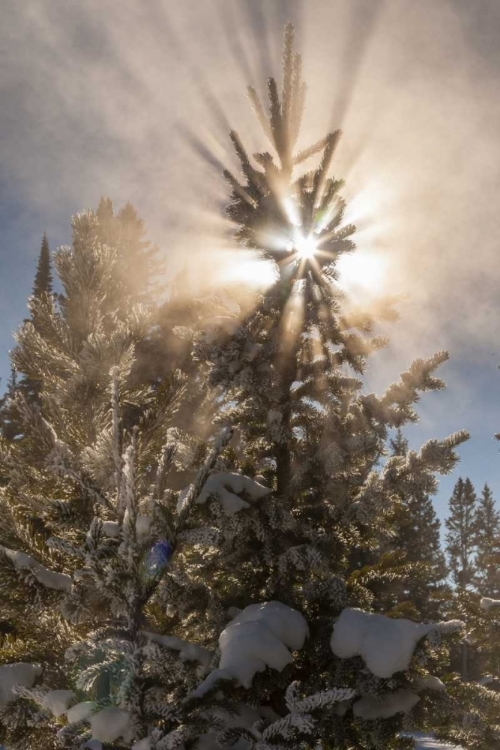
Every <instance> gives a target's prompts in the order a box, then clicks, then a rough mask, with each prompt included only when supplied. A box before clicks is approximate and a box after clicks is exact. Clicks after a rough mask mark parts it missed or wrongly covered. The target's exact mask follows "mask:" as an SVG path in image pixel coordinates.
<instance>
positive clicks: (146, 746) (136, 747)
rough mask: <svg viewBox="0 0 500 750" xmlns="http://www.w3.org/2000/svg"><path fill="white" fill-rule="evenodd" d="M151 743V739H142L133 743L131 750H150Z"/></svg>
mask: <svg viewBox="0 0 500 750" xmlns="http://www.w3.org/2000/svg"><path fill="white" fill-rule="evenodd" d="M151 742H152V740H151V737H144V738H143V739H142V740H139V741H138V742H134V744H133V745H132V748H131V750H151V747H152V745H151Z"/></svg>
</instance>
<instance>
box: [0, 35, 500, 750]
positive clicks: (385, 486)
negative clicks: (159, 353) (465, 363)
mask: <svg viewBox="0 0 500 750" xmlns="http://www.w3.org/2000/svg"><path fill="white" fill-rule="evenodd" d="M300 70H301V61H300V57H299V56H298V55H297V54H296V53H294V51H293V33H292V29H291V28H290V27H288V28H287V31H286V37H285V54H284V83H283V88H282V90H281V92H280V91H279V89H278V85H277V83H276V81H274V79H271V82H270V84H269V91H270V98H271V117H270V121H269V122H268V121H267V119H265V117H264V114H263V108H262V107H261V105H260V103H259V102H258V100H257V98H256V96H255V94H254V93H251V96H252V98H253V100H254V104H255V106H256V107H257V110H258V112H259V113H260V119H261V122H262V123H263V125H264V126H265V128H266V132H267V133H268V135H269V136H270V139H271V142H272V146H273V148H274V149H275V152H276V154H277V156H278V160H279V163H278V164H276V163H275V161H274V159H273V157H271V155H270V154H260V155H258V156H257V160H256V163H257V164H258V165H260V168H258V169H254V168H253V167H251V166H250V162H249V159H248V158H247V157H246V154H245V152H244V150H243V147H242V146H241V143H240V141H239V139H238V137H237V136H236V135H235V134H233V142H234V143H235V146H236V148H237V151H238V153H239V154H240V157H241V161H242V167H243V171H244V174H245V176H246V178H247V179H246V181H245V184H243V185H241V184H240V183H238V182H237V181H236V180H235V178H234V177H232V176H230V175H228V179H229V180H230V182H231V184H232V186H233V191H234V192H233V199H232V203H231V207H230V212H231V214H232V216H233V218H234V219H235V220H236V221H237V223H238V225H239V227H240V238H241V239H242V241H248V242H249V243H252V246H255V247H258V248H261V249H262V250H263V252H264V253H266V254H267V256H268V257H273V256H272V253H273V252H275V250H276V255H275V259H276V261H277V262H278V263H279V261H280V260H281V259H282V258H283V259H285V261H287V262H285V263H284V264H279V265H280V269H281V273H280V276H279V278H278V281H277V282H276V284H275V285H274V286H273V287H272V289H270V290H269V292H268V293H266V294H265V295H263V297H262V299H261V300H260V303H259V305H258V307H257V309H256V311H254V312H253V313H252V314H250V315H249V316H247V318H246V319H244V320H243V321H242V323H241V325H240V327H239V328H238V329H237V331H236V332H233V333H232V334H229V333H228V332H227V331H224V332H223V334H224V335H221V336H219V337H216V336H215V333H214V331H213V329H211V330H210V332H208V331H206V332H205V333H204V334H200V335H198V336H197V337H196V340H197V346H196V352H195V354H196V356H198V357H199V358H202V357H203V358H204V359H205V361H206V362H207V363H208V367H209V368H210V382H211V385H212V387H213V388H214V391H213V398H214V402H215V403H216V404H217V406H218V408H219V411H218V415H217V421H218V422H219V423H220V424H221V427H220V430H221V435H220V437H219V438H218V439H217V440H215V441H214V442H213V444H212V445H211V446H208V449H204V448H203V446H200V445H199V443H197V442H196V441H195V442H194V443H193V441H192V440H191V439H190V437H189V436H188V435H185V434H183V433H182V432H181V431H180V430H179V429H174V430H172V428H171V427H170V425H171V424H172V423H171V421H170V417H171V415H172V412H173V411H174V410H175V408H176V406H177V404H178V402H179V399H181V398H182V379H181V378H180V377H179V376H176V377H171V378H170V379H169V380H168V382H166V383H165V384H164V387H163V388H159V387H157V384H156V385H155V387H151V385H150V384H149V383H148V382H146V383H142V384H139V383H137V382H136V380H134V378H131V374H132V372H133V369H134V361H135V352H136V350H137V349H138V346H139V343H140V342H141V341H142V339H143V338H144V336H146V335H147V331H148V320H147V319H146V320H145V319H144V317H143V312H142V313H141V312H140V310H137V309H136V308H135V307H134V306H133V305H132V304H131V302H129V301H128V300H127V299H125V300H124V304H122V305H120V306H119V307H116V305H115V304H114V300H115V299H116V294H115V292H116V291H117V290H116V288H115V287H116V285H117V284H118V285H119V284H121V281H120V278H119V277H120V275H121V274H120V273H119V272H118V273H115V272H114V270H113V269H114V268H115V263H116V262H117V256H116V254H115V253H113V252H112V251H110V248H109V246H108V244H107V243H104V242H103V241H102V240H101V239H100V238H99V227H98V224H99V219H98V218H96V217H95V216H94V215H92V214H90V215H85V216H83V217H79V218H78V219H76V220H75V223H74V240H73V247H72V249H71V250H69V249H68V250H65V251H61V253H60V254H58V256H57V260H56V267H57V270H58V273H59V276H60V278H61V281H62V284H63V287H64V289H65V295H64V300H63V301H62V303H61V309H60V311H59V313H57V311H54V309H53V308H50V307H49V306H48V305H46V306H45V307H44V306H43V305H42V306H41V307H40V314H41V316H42V319H43V320H44V322H45V326H44V329H43V332H38V331H35V330H34V329H33V328H29V327H28V328H27V329H25V330H24V331H22V332H21V334H20V336H19V348H18V350H17V351H16V354H15V362H16V363H17V364H18V366H23V367H28V365H29V363H31V365H30V366H31V368H32V370H33V371H34V372H37V373H39V374H40V375H41V376H42V377H43V383H44V390H43V394H44V396H43V398H42V413H41V414H39V415H37V414H35V413H33V412H32V411H30V410H29V407H27V406H22V411H23V414H24V415H25V417H26V430H27V432H28V430H29V437H27V439H25V440H24V441H23V443H22V445H14V446H12V445H8V444H3V445H2V450H1V453H0V460H1V462H2V466H4V467H5V469H6V470H8V471H9V475H10V480H9V484H8V486H7V488H6V489H5V491H4V492H3V494H2V496H0V501H1V502H2V513H1V514H0V543H1V544H2V546H3V553H2V555H1V559H0V563H1V565H0V581H1V586H0V589H3V591H4V592H11V598H10V600H6V601H5V604H4V606H5V608H6V611H7V612H8V615H9V624H12V627H14V628H15V629H16V631H17V632H16V634H15V635H14V636H13V635H6V637H5V641H4V645H3V646H2V650H1V651H0V655H1V657H2V661H3V664H4V666H2V667H1V669H3V672H2V673H0V679H3V680H4V682H3V683H0V684H2V692H1V693H0V702H2V703H4V704H5V705H4V706H3V708H2V710H1V711H0V721H2V722H3V726H4V728H3V731H4V735H5V737H6V738H7V741H8V744H9V746H10V747H12V748H13V749H14V750H18V748H21V747H26V746H29V743H31V744H32V745H33V746H34V745H35V743H38V744H37V745H36V746H38V747H44V748H47V749H48V750H52V748H55V747H61V746H62V747H64V748H67V749H68V750H77V748H78V749H80V748H81V747H82V744H83V746H84V747H85V745H87V747H93V748H100V747H106V748H117V749H118V748H120V750H121V749H122V748H123V749H127V750H128V749H129V748H133V750H172V749H174V748H179V750H180V748H191V747H198V748H204V749H207V748H213V749H214V750H219V748H235V747H238V748H241V750H243V748H245V749H248V750H253V748H255V749H256V750H284V749H285V748H287V749H290V750H292V748H293V749H295V748H297V747H303V748H305V749H306V748H307V749H308V750H312V748H314V747H318V746H319V745H321V746H322V747H323V748H325V750H333V748H335V749H336V750H338V749H343V750H348V749H351V748H354V747H355V748H359V749H360V750H362V749H365V750H372V749H373V750H382V749H384V750H388V749H389V750H390V749H392V748H394V749H395V748H410V747H411V746H412V744H413V743H412V740H410V739H408V738H404V737H402V736H401V735H400V733H399V732H400V730H401V728H403V727H410V726H411V722H417V723H418V724H419V725H420V726H435V725H436V723H437V724H438V725H439V726H440V727H441V729H442V730H443V734H448V735H450V736H456V737H457V738H458V739H460V740H462V741H463V745H464V747H468V748H473V747H479V746H481V747H483V748H487V749H488V750H490V749H492V748H494V747H497V746H498V739H499V731H500V728H499V727H498V726H497V721H498V714H499V707H500V701H499V699H498V698H497V696H495V694H494V693H491V692H490V691H488V690H487V689H479V688H478V687H477V686H466V687H465V686H463V685H460V684H456V682H455V681H454V680H453V679H452V678H450V679H449V680H448V682H447V685H446V688H447V689H446V690H443V687H444V686H441V685H440V684H439V683H438V682H436V680H435V679H433V677H432V675H431V674H429V670H431V671H432V670H434V669H435V667H436V665H437V664H438V663H439V661H440V654H441V652H442V648H441V646H442V644H441V639H446V638H447V637H451V638H453V637H454V634H457V633H458V632H459V631H460V628H461V623H457V622H451V623H428V624H420V623H416V622H410V621H408V620H404V619H399V620H396V619H393V618H389V617H386V616H385V615H384V614H383V613H380V612H379V613H376V612H374V611H373V608H374V602H375V596H374V594H373V587H374V586H378V585H379V584H380V582H381V580H382V577H383V576H385V578H384V580H385V582H386V583H387V585H390V583H391V580H392V579H393V578H394V576H395V575H396V577H397V575H400V576H401V575H402V573H401V571H399V572H398V573H394V572H393V571H391V570H385V571H383V572H381V571H376V572H375V573H374V572H373V571H370V570H362V569H361V567H360V564H359V560H360V558H361V557H362V556H363V554H364V553H365V552H366V550H369V549H371V548H372V547H373V546H374V545H378V544H380V541H381V539H383V538H386V536H387V534H388V533H389V534H390V532H391V528H390V521H391V517H392V515H393V508H394V504H395V503H397V502H398V499H399V497H400V496H401V494H402V493H404V492H405V491H406V490H407V487H408V484H409V483H410V484H411V482H412V481H413V479H412V477H413V476H414V475H415V473H418V474H419V475H420V476H422V477H425V483H426V486H428V487H432V485H433V482H435V480H434V474H435V473H436V472H439V471H441V472H447V471H449V470H450V469H451V468H452V467H453V466H454V464H455V462H456V458H457V457H456V455H455V452H454V449H455V447H456V446H457V445H459V444H460V443H461V442H462V441H463V440H464V439H465V438H466V437H467V436H466V434H465V433H463V432H462V433H457V434H455V435H453V436H451V437H450V438H448V439H446V440H442V441H437V440H431V441H429V442H428V443H426V444H425V445H424V446H423V447H422V449H421V450H420V451H409V452H408V453H407V454H406V455H405V456H392V457H389V458H388V460H387V461H386V463H385V464H384V466H383V467H382V468H380V466H378V464H377V462H378V459H379V457H380V456H382V455H383V454H384V450H385V445H386V442H387V434H388V429H389V427H397V426H399V425H401V424H404V423H406V422H408V421H414V420H415V419H416V414H415V411H414V409H413V404H414V403H415V401H416V400H417V398H418V395H419V393H420V392H421V391H425V390H434V389H436V388H440V387H441V386H442V383H441V381H440V380H438V379H437V378H436V377H435V376H434V371H435V369H436V368H437V366H438V365H439V364H440V363H441V362H442V361H444V359H445V358H446V357H445V355H444V354H439V355H436V356H435V357H432V358H430V359H429V360H417V361H416V362H415V363H413V364H412V365H411V366H410V368H409V369H408V371H407V372H406V373H404V374H403V375H402V377H401V380H400V382H398V383H396V384H394V385H392V386H390V387H389V388H388V389H387V391H386V392H385V393H384V394H383V395H382V396H376V395H374V394H367V395H365V394H363V392H362V383H361V382H360V381H359V379H358V378H356V377H354V376H353V375H350V374H349V373H348V372H347V367H344V365H347V364H349V365H351V366H352V368H354V369H355V370H356V371H358V372H360V371H361V370H362V368H363V366H364V363H365V361H366V359H367V357H368V354H369V353H370V351H373V350H374V349H375V348H377V347H378V346H380V344H381V343H382V342H381V341H380V340H377V339H375V340H374V339H371V338H370V337H369V334H370V332H371V330H372V326H373V325H374V321H373V319H372V318H371V317H370V316H367V315H362V314H361V313H356V315H355V314H354V313H353V312H352V311H351V313H350V315H349V316H348V315H347V313H344V312H343V311H342V310H341V307H340V303H341V295H340V293H339V290H338V289H337V287H336V285H335V260H336V258H337V255H338V253H339V252H342V251H345V250H347V249H353V247H352V245H351V244H350V241H349V240H348V239H347V237H348V236H350V235H351V234H352V231H353V229H352V227H351V228H349V229H347V230H343V229H342V227H341V226H340V221H341V218H339V214H341V212H342V204H341V203H340V205H339V200H340V199H339V198H338V197H337V191H338V188H339V183H338V182H336V181H334V180H331V179H330V178H328V175H327V172H328V168H329V165H330V161H331V157H332V152H333V146H334V145H335V143H336V140H337V139H338V136H333V135H332V136H329V137H327V138H326V139H323V141H321V142H320V143H319V144H316V146H315V147H314V148H312V149H308V150H306V151H305V152H303V154H302V157H301V158H293V156H292V149H293V146H294V141H295V139H296V137H297V134H298V129H299V124H300V113H301V110H302V105H303V97H304V86H303V84H302V80H301V74H300ZM319 152H321V153H322V157H321V163H320V166H319V167H318V168H317V169H316V170H313V171H312V172H310V173H308V175H306V176H305V177H299V178H298V180H296V181H294V182H292V181H291V180H292V171H293V166H294V165H293V162H294V161H295V165H297V164H299V163H301V162H302V161H303V160H305V159H306V158H308V157H309V156H312V155H314V154H315V153H319ZM328 196H329V197H328ZM282 201H285V209H286V210H285V211H284V212H283V211H282V210H281V207H282ZM296 216H298V217H299V220H300V222H301V224H300V226H299V224H298V222H297V221H295V217H296ZM287 217H288V218H287ZM291 219H294V221H293V222H292V221H291ZM318 222H319V223H318ZM269 225H271V227H272V229H273V238H274V239H273V243H274V244H273V245H272V246H271V245H270V244H269V243H268V242H267V241H264V240H265V237H266V236H268V235H267V233H266V232H265V231H264V230H266V228H267V227H268V226H269ZM283 232H285V237H284V238H283V236H282V233H283ZM263 233H264V234H263ZM276 233H278V234H276ZM280 233H281V234H280ZM276 237H277V240H276ZM276 242H278V244H279V245H280V246H282V248H283V249H282V250H281V251H280V252H278V250H277V249H276ZM290 243H292V246H291V248H289V244H290ZM320 243H322V244H321V245H320ZM273 248H274V249H273ZM300 249H302V254H301V255H300V256H299V251H300ZM313 249H314V254H313V253H311V251H312V250H313ZM306 251H307V252H306ZM323 252H324V253H325V255H322V253H323ZM115 270H116V269H115ZM117 277H118V278H117ZM124 289H125V287H124ZM299 311H302V312H303V316H302V317H301V316H299V314H298V313H299ZM366 334H368V336H367V335H366ZM141 386H142V387H141ZM45 394H46V395H45ZM145 407H149V408H145ZM233 425H234V427H235V429H234V430H233ZM196 466H198V467H199V470H198V473H197V474H195V473H193V472H194V468H195V467H196ZM169 470H170V472H172V473H175V472H176V471H181V472H185V471H186V470H191V475H192V476H191V482H190V483H189V485H188V486H187V487H186V488H185V490H184V491H182V492H177V491H176V492H173V491H172V490H170V489H169V484H170V473H169ZM33 516H35V517H36V518H38V519H39V521H40V522H41V524H40V522H39V523H38V524H37V525H34V524H33V522H32V521H31V519H32V518H33ZM26 612H28V613H29V614H30V615H31V616H30V617H26ZM23 613H24V616H23ZM35 620H36V623H37V625H38V629H39V632H38V634H37V636H38V637H37V639H35V637H34V630H33V627H32V625H33V622H34V621H35ZM15 636H17V640H16V637H15ZM455 637H456V636H455ZM440 644H441V645H440ZM63 654H64V655H65V657H66V658H65V660H63V658H62V656H63ZM105 676H106V677H107V680H105V679H104V677H105ZM436 685H437V687H438V688H440V689H439V690H437V691H436V690H435V688H436ZM433 688H434V689H433ZM103 696H105V697H104V698H103ZM74 701H77V703H76V705H75V706H71V703H72V702H74ZM471 716H472V717H473V719H474V720H473V721H468V717H471ZM467 721H468V723H467ZM464 722H465V723H464ZM446 725H447V726H446ZM457 727H458V729H457ZM463 727H465V729H464V728H463ZM445 730H446V731H445ZM91 738H92V739H91ZM495 743H496V744H495Z"/></svg>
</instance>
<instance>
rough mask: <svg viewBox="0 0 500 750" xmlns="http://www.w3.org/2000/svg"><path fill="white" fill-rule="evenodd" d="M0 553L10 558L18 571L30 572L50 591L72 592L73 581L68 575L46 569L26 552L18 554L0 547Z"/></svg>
mask: <svg viewBox="0 0 500 750" xmlns="http://www.w3.org/2000/svg"><path fill="white" fill-rule="evenodd" d="M0 551H2V552H3V553H4V554H5V555H6V556H7V557H8V558H9V560H10V561H11V562H12V563H13V564H14V566H15V567H16V569H17V570H30V571H31V572H32V573H33V575H34V576H35V578H36V580H37V581H38V582H39V583H41V584H42V586H46V587H47V588H48V589H56V590H57V591H67V592H69V591H71V587H72V585H73V581H72V580H71V576H68V575H66V573H56V572H55V571H54V570H49V569H48V568H45V567H44V566H43V565H42V564H41V563H39V562H38V561H37V560H35V559H34V558H33V557H30V555H27V554H26V553H25V552H16V551H15V550H10V549H8V548H7V547H0Z"/></svg>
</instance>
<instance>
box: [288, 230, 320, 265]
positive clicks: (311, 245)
mask: <svg viewBox="0 0 500 750" xmlns="http://www.w3.org/2000/svg"><path fill="white" fill-rule="evenodd" d="M294 247H295V250H296V251H297V255H298V257H299V258H300V259H301V260H310V259H311V258H313V257H314V256H315V255H316V253H317V251H318V244H317V241H316V239H315V238H314V236H313V235H311V234H310V235H308V236H307V237H304V235H303V234H300V233H299V232H297V234H296V236H295V240H294Z"/></svg>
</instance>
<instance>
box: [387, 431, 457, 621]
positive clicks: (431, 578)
mask: <svg viewBox="0 0 500 750" xmlns="http://www.w3.org/2000/svg"><path fill="white" fill-rule="evenodd" d="M390 447H391V454H392V455H395V456H405V455H406V454H407V453H408V450H409V444H408V440H407V439H406V438H405V437H404V436H403V433H402V431H401V430H399V429H398V430H397V432H396V436H395V437H394V438H393V439H391V440H390ZM412 480H413V481H412V482H411V483H410V482H409V483H408V486H407V487H406V490H405V493H404V494H402V495H401V497H400V502H399V504H397V505H396V506H395V509H394V518H393V525H394V534H393V536H392V538H391V539H390V540H389V541H388V543H387V544H386V547H387V552H386V554H391V553H392V554H393V555H395V556H396V555H401V556H402V559H403V560H404V561H408V562H410V563H412V564H413V566H414V572H413V574H412V575H411V576H410V577H409V579H408V580H407V581H405V586H404V588H403V590H402V592H400V595H399V603H398V608H399V609H400V610H402V611H406V612H407V614H410V612H411V611H412V608H414V611H413V614H414V615H417V616H418V615H421V616H424V617H427V618H433V617H436V616H438V614H439V612H440V611H441V609H442V601H443V597H444V596H445V592H446V591H447V590H448V588H449V587H448V586H447V584H446V577H447V566H446V562H445V557H444V553H443V550H442V548H441V539H440V526H441V524H440V521H439V519H438V517H437V515H436V511H435V509H434V505H433V502H432V496H431V494H430V493H431V492H432V491H433V490H434V485H433V486H432V487H430V488H429V487H428V485H427V481H426V476H425V475H423V476H420V475H419V474H415V475H413V476H412Z"/></svg>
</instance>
